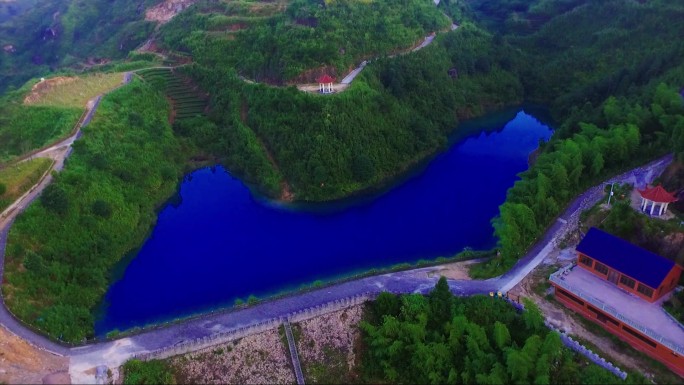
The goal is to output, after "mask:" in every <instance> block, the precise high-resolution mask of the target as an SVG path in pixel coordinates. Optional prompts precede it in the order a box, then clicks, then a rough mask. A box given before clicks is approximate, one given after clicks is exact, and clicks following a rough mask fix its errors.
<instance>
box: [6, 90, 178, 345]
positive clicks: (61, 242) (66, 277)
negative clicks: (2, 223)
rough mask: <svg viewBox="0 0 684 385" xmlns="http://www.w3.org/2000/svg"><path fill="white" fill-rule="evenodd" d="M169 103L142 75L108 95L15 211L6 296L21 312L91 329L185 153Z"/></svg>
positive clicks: (58, 333) (51, 324) (40, 323)
mask: <svg viewBox="0 0 684 385" xmlns="http://www.w3.org/2000/svg"><path fill="white" fill-rule="evenodd" d="M168 111H169V106H168V104H167V102H166V101H165V100H164V99H163V97H162V96H161V95H160V94H159V93H157V92H156V91H155V90H153V89H151V88H150V87H149V86H147V85H145V84H143V83H142V82H140V81H137V80H134V81H133V83H131V84H130V85H128V86H126V87H124V88H121V89H119V90H117V91H114V92H113V93H111V94H109V95H107V96H106V97H105V98H104V99H103V100H102V102H101V104H100V107H99V109H98V113H97V115H96V116H95V118H94V119H93V121H92V122H91V124H90V125H88V126H87V127H85V128H84V130H83V138H82V139H81V140H79V141H77V142H76V143H74V145H73V149H74V150H73V154H72V155H71V157H70V158H69V164H68V167H66V168H65V169H64V170H63V171H62V172H61V173H59V174H58V175H57V177H56V178H55V181H54V182H53V183H52V184H51V185H50V186H48V187H47V188H46V189H45V191H44V192H43V193H42V195H41V198H40V201H39V202H36V203H34V204H33V205H31V206H30V207H29V208H28V209H27V210H26V212H25V213H24V214H23V215H21V216H19V217H18V218H17V220H16V222H15V224H14V225H13V226H12V228H11V231H10V235H9V240H8V245H7V250H6V255H5V264H6V266H5V280H6V282H4V284H3V296H4V299H5V302H6V304H7V306H8V307H9V308H10V309H11V310H12V312H13V313H14V314H16V315H17V316H18V317H19V318H20V319H22V320H23V321H25V322H27V323H29V324H30V325H33V326H35V327H37V328H39V329H41V330H42V331H44V332H45V333H47V334H48V335H50V336H51V337H53V338H55V339H60V340H62V341H67V342H79V341H83V340H84V339H85V338H87V337H92V336H93V325H94V322H93V319H94V316H93V309H94V308H95V306H96V305H97V304H98V303H99V302H100V301H101V299H102V297H103V295H104V293H105V292H106V290H107V287H108V285H109V281H108V279H109V278H108V277H109V272H110V269H111V267H112V266H113V265H114V264H115V263H116V262H117V261H118V260H119V259H120V258H121V257H122V256H123V255H125V254H126V253H127V252H128V251H130V250H131V249H134V248H136V247H137V246H138V245H140V243H141V242H142V241H143V240H144V238H145V236H146V234H147V232H148V231H149V229H150V228H151V226H152V225H153V224H154V222H155V218H156V213H155V209H156V208H157V207H158V206H159V205H161V204H162V203H163V202H164V201H165V200H166V199H168V198H169V197H170V196H171V195H172V194H173V193H174V191H175V189H176V186H177V183H178V177H179V176H180V175H181V171H182V168H183V165H184V164H185V160H186V159H187V158H188V156H187V155H185V154H186V150H184V147H182V146H181V144H180V142H179V141H178V140H177V139H176V138H175V137H174V136H173V133H172V131H171V127H170V125H169V123H168Z"/></svg>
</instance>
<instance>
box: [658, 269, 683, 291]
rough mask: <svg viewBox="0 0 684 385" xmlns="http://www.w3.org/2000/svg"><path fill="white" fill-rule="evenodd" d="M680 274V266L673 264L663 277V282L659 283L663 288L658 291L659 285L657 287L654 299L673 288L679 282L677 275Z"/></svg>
mask: <svg viewBox="0 0 684 385" xmlns="http://www.w3.org/2000/svg"><path fill="white" fill-rule="evenodd" d="M681 275H682V267H681V266H679V265H675V266H674V267H673V268H672V270H670V273H669V274H668V275H667V276H666V277H665V279H663V283H662V284H661V285H660V287H662V289H663V290H662V292H660V287H659V288H658V291H656V299H658V298H660V297H662V296H664V295H665V294H667V293H669V292H671V291H672V290H674V288H675V287H677V283H679V277H680V276H681Z"/></svg>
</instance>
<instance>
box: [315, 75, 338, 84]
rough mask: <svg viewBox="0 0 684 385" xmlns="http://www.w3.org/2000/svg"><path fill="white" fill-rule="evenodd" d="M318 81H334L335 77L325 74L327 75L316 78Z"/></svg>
mask: <svg viewBox="0 0 684 385" xmlns="http://www.w3.org/2000/svg"><path fill="white" fill-rule="evenodd" d="M316 81H318V82H319V83H332V82H334V81H335V78H334V77H332V76H330V75H328V74H325V75H323V76H321V77H319V78H318V79H316Z"/></svg>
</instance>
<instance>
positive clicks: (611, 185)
mask: <svg viewBox="0 0 684 385" xmlns="http://www.w3.org/2000/svg"><path fill="white" fill-rule="evenodd" d="M614 185H615V182H613V183H611V184H610V194H608V206H609V207H610V198H612V197H613V186H614Z"/></svg>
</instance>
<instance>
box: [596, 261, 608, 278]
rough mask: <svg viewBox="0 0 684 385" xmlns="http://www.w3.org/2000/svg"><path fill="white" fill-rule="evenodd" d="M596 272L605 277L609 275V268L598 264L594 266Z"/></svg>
mask: <svg viewBox="0 0 684 385" xmlns="http://www.w3.org/2000/svg"><path fill="white" fill-rule="evenodd" d="M594 270H596V271H598V272H599V273H601V274H603V275H608V266H606V265H604V264H602V263H600V262H596V265H595V266H594Z"/></svg>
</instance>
